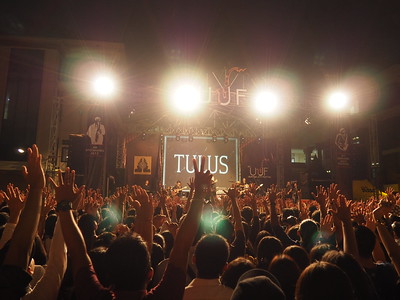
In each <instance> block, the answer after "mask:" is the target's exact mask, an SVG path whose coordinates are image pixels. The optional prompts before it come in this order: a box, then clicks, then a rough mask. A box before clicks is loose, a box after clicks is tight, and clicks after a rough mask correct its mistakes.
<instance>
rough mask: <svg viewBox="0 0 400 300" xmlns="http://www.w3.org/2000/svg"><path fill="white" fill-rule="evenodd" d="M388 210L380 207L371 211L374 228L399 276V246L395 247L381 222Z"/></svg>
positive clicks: (395, 244) (392, 239) (391, 237)
mask: <svg viewBox="0 0 400 300" xmlns="http://www.w3.org/2000/svg"><path fill="white" fill-rule="evenodd" d="M389 211H390V209H389V208H388V207H384V206H380V207H378V208H376V209H375V210H374V211H373V216H374V220H375V226H376V229H377V231H378V234H379V236H380V238H381V241H382V243H383V246H385V249H386V251H387V253H388V255H389V257H390V259H391V260H392V263H393V265H394V267H395V269H396V272H397V275H398V276H400V246H399V245H397V243H396V241H395V240H394V238H393V236H392V235H391V234H390V232H389V230H388V229H387V228H386V225H385V222H384V221H383V220H382V218H383V217H384V215H386V214H388V213H389Z"/></svg>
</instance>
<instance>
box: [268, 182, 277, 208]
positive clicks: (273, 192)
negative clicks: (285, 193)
mask: <svg viewBox="0 0 400 300" xmlns="http://www.w3.org/2000/svg"><path fill="white" fill-rule="evenodd" d="M277 195H278V190H277V187H276V185H275V184H271V187H270V188H269V189H268V200H269V202H270V203H271V205H275V204H276V198H277Z"/></svg>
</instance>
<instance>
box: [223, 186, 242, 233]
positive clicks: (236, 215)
mask: <svg viewBox="0 0 400 300" xmlns="http://www.w3.org/2000/svg"><path fill="white" fill-rule="evenodd" d="M224 192H225V194H226V195H228V197H229V199H230V200H231V203H232V216H233V221H234V222H235V227H234V228H235V234H236V232H237V231H241V232H244V229H243V224H242V216H241V215H240V210H239V206H238V204H237V198H238V197H239V191H238V190H237V189H236V188H230V189H229V190H228V191H224Z"/></svg>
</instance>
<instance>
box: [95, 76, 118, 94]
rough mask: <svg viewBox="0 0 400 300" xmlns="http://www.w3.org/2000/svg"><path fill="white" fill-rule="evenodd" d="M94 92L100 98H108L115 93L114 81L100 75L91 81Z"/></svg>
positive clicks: (109, 77)
mask: <svg viewBox="0 0 400 300" xmlns="http://www.w3.org/2000/svg"><path fill="white" fill-rule="evenodd" d="M92 87H93V90H94V92H95V93H96V94H97V95H98V96H101V97H110V96H112V95H114V93H115V91H116V86H115V80H114V79H113V78H112V77H111V76H109V75H100V76H98V77H96V78H94V80H93V81H92Z"/></svg>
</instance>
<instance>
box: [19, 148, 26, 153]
mask: <svg viewBox="0 0 400 300" xmlns="http://www.w3.org/2000/svg"><path fill="white" fill-rule="evenodd" d="M17 152H18V153H21V154H24V153H25V149H23V148H18V149H17Z"/></svg>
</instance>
